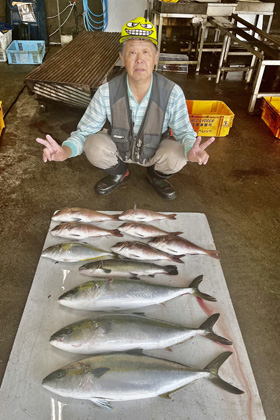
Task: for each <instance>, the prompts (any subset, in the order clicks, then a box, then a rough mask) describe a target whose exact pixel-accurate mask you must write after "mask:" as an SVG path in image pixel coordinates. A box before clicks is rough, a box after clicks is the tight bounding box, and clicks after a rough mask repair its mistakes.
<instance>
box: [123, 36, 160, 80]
mask: <svg viewBox="0 0 280 420" xmlns="http://www.w3.org/2000/svg"><path fill="white" fill-rule="evenodd" d="M120 57H121V61H122V65H123V66H124V67H125V68H126V71H127V74H128V76H129V77H130V78H131V79H133V80H135V81H145V80H148V79H150V78H151V75H152V72H153V70H154V66H155V65H156V63H157V59H158V51H156V49H155V47H154V45H153V44H152V42H151V41H145V40H141V39H130V40H128V41H126V44H125V47H124V51H123V52H122V54H121V55H120Z"/></svg>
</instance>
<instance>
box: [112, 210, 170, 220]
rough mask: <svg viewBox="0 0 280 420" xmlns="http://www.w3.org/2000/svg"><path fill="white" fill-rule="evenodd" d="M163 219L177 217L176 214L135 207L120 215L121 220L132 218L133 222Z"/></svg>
mask: <svg viewBox="0 0 280 420" xmlns="http://www.w3.org/2000/svg"><path fill="white" fill-rule="evenodd" d="M162 219H165V220H166V219H172V220H173V219H176V214H175V213H173V214H163V213H157V212H155V211H151V210H144V209H137V208H136V207H134V209H130V210H126V211H124V212H123V213H121V214H120V215H119V220H130V221H131V222H152V221H153V220H162Z"/></svg>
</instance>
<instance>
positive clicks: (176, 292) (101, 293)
mask: <svg viewBox="0 0 280 420" xmlns="http://www.w3.org/2000/svg"><path fill="white" fill-rule="evenodd" d="M202 279H203V276H202V275H201V276H198V277H196V278H195V279H194V280H193V281H192V283H191V284H190V285H189V286H188V287H171V286H164V285H158V284H151V283H148V282H145V281H142V280H136V279H135V280H129V279H114V280H112V279H99V280H94V281H89V282H86V283H83V284H81V285H79V286H77V287H74V288H73V289H71V290H68V291H67V292H65V293H63V295H61V296H60V297H59V298H58V302H59V303H60V304H61V305H63V306H67V307H68V308H72V309H80V310H85V311H111V310H112V311H115V310H123V309H135V308H143V307H145V306H151V305H157V304H160V303H163V302H166V301H168V300H171V299H174V298H176V297H179V296H182V295H186V294H191V295H194V296H196V297H198V298H201V299H204V300H208V301H211V302H215V301H216V299H215V298H214V297H212V296H209V295H207V294H205V293H202V292H201V291H200V290H199V288H198V286H199V284H200V283H201V282H202Z"/></svg>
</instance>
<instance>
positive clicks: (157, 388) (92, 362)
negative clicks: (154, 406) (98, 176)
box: [42, 352, 243, 408]
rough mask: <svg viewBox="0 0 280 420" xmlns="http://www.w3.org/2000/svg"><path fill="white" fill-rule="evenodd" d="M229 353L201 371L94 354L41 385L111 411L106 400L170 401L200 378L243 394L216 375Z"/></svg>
mask: <svg viewBox="0 0 280 420" xmlns="http://www.w3.org/2000/svg"><path fill="white" fill-rule="evenodd" d="M231 354H232V353H231V352H224V353H222V354H220V355H219V356H218V357H216V358H215V359H214V360H212V361H211V362H210V363H208V364H207V366H205V367H204V368H203V369H195V368H190V367H189V366H185V365H182V364H179V363H175V362H171V361H169V360H165V359H159V358H156V357H151V356H145V355H133V354H126V353H114V354H107V355H97V356H91V357H88V358H86V359H82V360H79V361H76V362H73V363H70V364H68V365H66V366H63V367H61V368H60V369H58V370H56V371H54V372H52V373H50V374H49V375H48V376H46V377H45V378H44V379H43V381H42V385H43V386H44V387H45V388H46V389H48V390H49V391H52V392H54V393H55V394H58V395H61V396H63V397H68V398H76V399H82V400H90V401H92V402H93V403H95V404H97V405H98V406H99V407H103V408H111V407H110V405H109V401H131V400H141V399H145V398H155V397H158V396H161V397H165V398H170V394H171V393H172V392H175V391H177V390H179V389H181V388H182V387H184V386H186V385H189V384H191V383H192V382H194V381H196V380H197V379H202V378H204V379H208V380H210V381H213V383H214V384H215V385H216V386H218V387H220V388H223V389H224V390H226V391H228V392H231V393H233V394H242V393H243V391H241V390H240V389H238V388H236V387H234V386H233V385H231V384H229V383H228V382H225V381H224V380H223V379H222V378H221V377H220V376H219V375H218V371H219V368H220V366H221V365H222V364H223V363H224V362H225V361H226V360H227V359H228V357H229V356H230V355H231Z"/></svg>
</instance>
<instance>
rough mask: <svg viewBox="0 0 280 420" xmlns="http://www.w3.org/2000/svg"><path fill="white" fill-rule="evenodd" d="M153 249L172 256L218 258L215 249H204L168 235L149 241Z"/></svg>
mask: <svg viewBox="0 0 280 420" xmlns="http://www.w3.org/2000/svg"><path fill="white" fill-rule="evenodd" d="M149 245H151V247H153V248H156V249H159V250H160V251H163V252H167V253H168V254H170V255H180V256H182V255H187V254H192V255H194V254H202V255H209V257H212V258H217V259H219V256H218V251H216V250H215V249H214V250H212V249H204V248H201V247H199V246H198V245H195V244H193V243H192V242H189V241H188V240H187V239H184V238H178V237H177V236H172V235H167V236H161V237H158V238H154V239H152V240H151V241H149Z"/></svg>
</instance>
